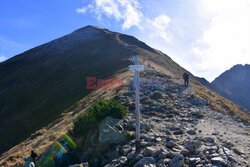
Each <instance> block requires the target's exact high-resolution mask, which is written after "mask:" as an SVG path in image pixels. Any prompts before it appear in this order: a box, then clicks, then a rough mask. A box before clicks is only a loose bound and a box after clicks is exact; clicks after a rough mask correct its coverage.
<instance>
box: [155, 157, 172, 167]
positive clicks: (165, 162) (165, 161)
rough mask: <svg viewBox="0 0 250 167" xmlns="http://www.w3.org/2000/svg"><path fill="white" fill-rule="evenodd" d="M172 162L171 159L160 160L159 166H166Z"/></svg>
mask: <svg viewBox="0 0 250 167" xmlns="http://www.w3.org/2000/svg"><path fill="white" fill-rule="evenodd" d="M170 161H171V159H169V158H165V159H160V160H159V161H158V162H157V164H165V165H167V164H168V163H169V162H170Z"/></svg>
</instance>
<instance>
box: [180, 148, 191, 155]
mask: <svg viewBox="0 0 250 167" xmlns="http://www.w3.org/2000/svg"><path fill="white" fill-rule="evenodd" d="M180 153H181V154H182V155H184V156H186V155H187V154H188V153H189V151H188V150H186V149H183V150H181V152H180Z"/></svg>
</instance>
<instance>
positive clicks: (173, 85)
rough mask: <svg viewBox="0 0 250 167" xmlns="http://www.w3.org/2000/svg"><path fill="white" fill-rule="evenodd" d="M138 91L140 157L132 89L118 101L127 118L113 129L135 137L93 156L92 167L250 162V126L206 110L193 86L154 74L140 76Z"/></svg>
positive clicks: (226, 164)
mask: <svg viewBox="0 0 250 167" xmlns="http://www.w3.org/2000/svg"><path fill="white" fill-rule="evenodd" d="M140 93H141V94H140V96H141V100H140V101H141V104H140V110H141V154H137V153H135V114H134V111H135V105H134V98H135V97H134V90H129V91H126V92H123V93H120V94H119V95H118V96H116V97H115V98H116V99H117V100H119V101H120V102H121V103H122V104H124V105H126V106H127V107H128V109H129V113H128V117H127V118H126V119H125V120H120V121H119V122H118V123H117V122H116V124H113V125H111V124H110V126H112V127H114V128H112V129H113V130H114V131H117V132H118V131H127V132H128V133H129V134H130V135H131V139H130V140H129V141H126V142H120V143H119V142H118V143H117V142H116V144H113V145H112V148H110V149H108V150H110V151H107V150H105V153H104V154H102V155H101V156H99V157H96V158H95V160H94V164H92V165H93V166H97V164H98V166H99V165H100V166H107V167H108V166H135V167H137V166H152V167H153V166H159V167H164V166H170V167H180V166H218V167H219V166H222V167H223V166H248V164H249V163H250V161H249V153H250V145H249V144H250V138H249V133H248V131H247V129H248V130H249V126H247V125H245V124H243V123H239V122H237V121H235V120H233V119H232V118H230V117H228V116H226V115H223V114H221V113H219V112H217V111H213V110H211V109H210V108H208V106H207V105H208V102H207V101H204V100H200V99H197V98H196V97H194V95H193V93H194V90H193V88H192V86H191V85H190V86H189V87H188V88H185V87H184V85H183V83H182V81H181V80H179V79H178V78H174V77H170V76H167V75H164V74H161V73H159V72H156V71H151V72H148V73H147V74H144V75H143V77H142V78H141V89H140ZM115 127H122V128H118V129H116V128H115ZM99 129H100V128H99ZM119 129H120V130H119ZM101 130H102V129H100V131H101ZM99 134H100V132H99ZM99 139H100V138H99ZM111 140H112V139H111ZM113 140H115V139H113ZM111 143H112V142H111ZM88 151H89V150H88ZM84 155H86V152H85V154H84ZM85 158H86V156H83V157H82V161H84V160H86V159H85ZM92 165H91V166H92Z"/></svg>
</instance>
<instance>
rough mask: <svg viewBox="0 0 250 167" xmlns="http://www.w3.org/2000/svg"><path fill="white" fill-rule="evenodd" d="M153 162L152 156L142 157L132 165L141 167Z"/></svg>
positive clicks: (154, 161)
mask: <svg viewBox="0 0 250 167" xmlns="http://www.w3.org/2000/svg"><path fill="white" fill-rule="evenodd" d="M155 163H156V160H155V159H154V158H153V157H143V158H142V159H140V160H139V161H138V162H137V163H136V164H135V165H134V167H143V166H144V165H147V164H155Z"/></svg>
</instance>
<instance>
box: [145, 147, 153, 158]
mask: <svg viewBox="0 0 250 167" xmlns="http://www.w3.org/2000/svg"><path fill="white" fill-rule="evenodd" d="M154 152H155V149H154V148H152V147H146V148H145V149H144V150H143V155H144V156H151V155H152V154H153V153H154Z"/></svg>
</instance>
